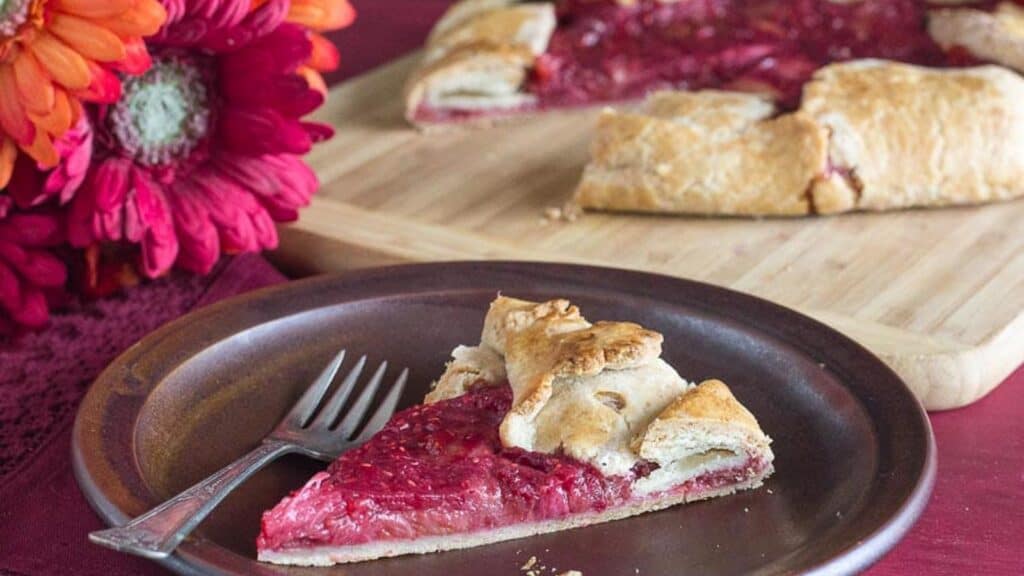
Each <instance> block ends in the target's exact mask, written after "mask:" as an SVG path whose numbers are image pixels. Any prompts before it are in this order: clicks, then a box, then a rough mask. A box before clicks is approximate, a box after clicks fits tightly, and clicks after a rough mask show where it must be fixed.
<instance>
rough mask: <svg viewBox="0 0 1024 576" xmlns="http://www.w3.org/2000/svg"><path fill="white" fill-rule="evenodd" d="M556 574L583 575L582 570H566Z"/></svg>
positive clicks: (560, 575) (561, 575) (566, 575)
mask: <svg viewBox="0 0 1024 576" xmlns="http://www.w3.org/2000/svg"><path fill="white" fill-rule="evenodd" d="M556 576H583V572H580V571H579V570H566V571H565V572H562V573H561V574H557V575H556Z"/></svg>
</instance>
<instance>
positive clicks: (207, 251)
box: [168, 181, 220, 274]
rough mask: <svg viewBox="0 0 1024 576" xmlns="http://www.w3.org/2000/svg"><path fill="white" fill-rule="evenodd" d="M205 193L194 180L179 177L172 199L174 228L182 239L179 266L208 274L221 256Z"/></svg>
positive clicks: (171, 195) (169, 196)
mask: <svg viewBox="0 0 1024 576" xmlns="http://www.w3.org/2000/svg"><path fill="white" fill-rule="evenodd" d="M201 195H202V192H201V191H199V190H197V189H195V187H194V186H193V185H192V183H191V182H187V181H179V182H176V183H175V186H174V189H173V190H172V191H171V193H170V194H169V195H168V200H169V202H170V205H171V209H172V210H173V211H174V228H175V231H176V232H177V235H178V241H179V243H180V250H179V252H178V261H177V264H178V266H181V267H182V268H184V269H185V270H188V271H190V272H196V273H198V274H206V273H207V272H209V271H210V270H211V269H212V268H213V265H214V264H216V263H217V259H218V257H219V256H220V240H219V238H218V235H217V229H216V228H215V227H214V226H213V223H212V222H211V221H210V215H209V211H208V210H207V209H206V207H205V205H204V203H203V201H202V196H201Z"/></svg>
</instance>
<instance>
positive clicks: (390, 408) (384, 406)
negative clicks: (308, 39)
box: [355, 368, 409, 444]
mask: <svg viewBox="0 0 1024 576" xmlns="http://www.w3.org/2000/svg"><path fill="white" fill-rule="evenodd" d="M408 379H409V369H408V368H406V369H405V370H402V374H401V375H400V376H399V377H398V380H396V381H395V384H394V385H393V386H391V389H390V390H388V395H387V396H385V397H384V401H383V402H381V403H380V406H379V407H377V411H376V412H374V413H373V416H370V421H369V422H367V423H366V426H364V427H363V431H362V432H360V433H359V437H358V438H356V439H355V442H356V443H358V444H361V443H363V442H366V441H367V440H369V439H370V437H371V436H373V435H374V434H376V433H377V432H380V429H381V428H383V427H384V425H385V424H387V422H388V420H390V419H391V415H392V414H394V413H395V406H397V405H398V399H399V398H401V397H402V390H403V389H405V381H406V380H408Z"/></svg>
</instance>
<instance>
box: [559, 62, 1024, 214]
mask: <svg viewBox="0 0 1024 576" xmlns="http://www.w3.org/2000/svg"><path fill="white" fill-rule="evenodd" d="M1022 102H1024V78H1021V77H1020V76H1018V75H1016V74H1014V73H1013V72H1011V71H1009V70H1006V69H1004V68H1000V67H997V66H980V67H976V68H967V69H942V70H940V69H930V68H922V67H918V66H913V65H909V64H899V63H894V62H887V61H880V60H860V61H853V62H848V63H843V64H833V65H830V66H826V67H824V68H822V69H821V70H819V71H818V72H817V73H816V74H815V75H814V78H813V79H812V80H811V82H809V83H808V84H807V85H806V86H805V88H804V97H803V101H802V104H801V106H800V108H799V109H798V110H796V111H794V112H791V113H786V114H781V115H777V112H776V110H775V109H774V107H772V106H771V104H770V102H769V101H768V100H767V99H766V98H764V97H762V96H757V95H749V94H735V93H723V92H718V91H702V92H672V93H659V94H655V95H653V96H652V97H650V98H649V99H648V101H647V103H646V104H645V107H644V108H643V110H642V111H641V112H640V113H633V112H618V111H607V112H605V113H604V114H602V116H601V118H600V120H599V121H598V128H597V134H596V136H595V139H594V141H593V144H592V149H591V161H590V163H589V164H588V165H587V166H586V168H585V170H584V174H583V177H582V180H581V182H580V184H579V186H578V188H577V190H576V194H575V201H576V202H577V203H578V204H579V205H581V206H582V207H584V208H591V209H600V210H624V211H645V212H666V213H696V214H746V215H758V214H763V215H801V214H809V213H836V212H846V211H851V210H887V209H894V208H907V207H915V206H945V205H958V204H972V203H979V202H987V201H993V200H1004V199H1009V198H1015V197H1018V196H1021V195H1024V106H1022V105H1021V103H1022Z"/></svg>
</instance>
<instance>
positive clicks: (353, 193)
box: [276, 55, 1024, 409]
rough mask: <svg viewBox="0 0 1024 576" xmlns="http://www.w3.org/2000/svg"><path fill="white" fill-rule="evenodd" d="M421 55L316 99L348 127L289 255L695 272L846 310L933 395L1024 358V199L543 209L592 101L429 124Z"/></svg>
mask: <svg viewBox="0 0 1024 576" xmlns="http://www.w3.org/2000/svg"><path fill="white" fill-rule="evenodd" d="M416 58H417V56H415V55H413V56H410V57H406V58H403V59H401V60H398V61H396V62H394V63H392V64H390V65H388V66H385V67H383V68H380V69H377V70H375V71H373V72H371V73H369V74H367V75H365V76H361V77H359V78H357V79H355V80H353V81H350V82H348V83H345V84H342V85H339V86H338V87H336V88H335V89H334V90H333V91H332V94H331V97H330V99H329V101H328V103H327V104H326V105H325V106H324V107H323V108H322V109H321V110H320V111H319V112H318V114H317V116H318V118H319V120H321V121H326V122H329V123H331V124H333V125H334V126H336V127H337V128H338V134H337V135H336V136H335V137H334V139H332V140H331V141H329V142H327V143H325V144H322V145H319V146H317V147H316V149H315V150H314V152H313V153H312V154H311V155H310V157H309V161H310V163H311V165H312V166H313V167H314V169H315V170H316V171H317V173H318V174H319V176H320V178H321V181H322V185H323V188H322V190H321V191H320V192H319V193H318V195H317V196H316V198H315V199H314V201H313V204H312V206H311V207H310V208H309V209H307V210H306V211H304V212H303V213H302V218H301V220H300V221H299V222H298V223H296V224H293V225H290V226H286V227H284V229H283V230H282V247H281V250H280V251H279V253H278V254H277V256H276V258H277V260H278V262H279V263H280V264H282V265H283V266H284V267H286V268H288V269H290V270H291V271H293V272H314V271H328V270H342V269H347V268H353V267H361V266H369V265H378V264H385V263H396V262H408V261H426V260H462V259H529V260H545V261H568V262H581V263H591V264H600V265H608V266H617V267H624V268H632V269H637V270H646V271H651V272H659V273H663V274H671V275H674V276H680V277H685V278H692V279H696V280H701V281H704V282H710V283H712V284H718V285H721V286H726V287H729V288H733V289H736V290H741V291H744V292H749V293H752V294H756V295H758V296H761V297H763V298H767V299H769V300H773V301H775V302H778V303H780V304H783V305H785V306H789V307H791V308H795V309H797V310H799V311H801V312H804V313H805V314H809V315H810V316H813V317H815V318H817V319H819V320H821V321H823V322H825V323H827V324H829V325H831V326H833V327H834V328H837V329H838V330H840V331H842V332H844V333H846V334H847V335H849V336H851V337H853V338H854V339H856V340H858V341H860V342H861V343H862V344H864V345H865V346H867V347H868V348H870V349H871V350H873V351H874V352H875V353H876V354H878V355H879V356H881V357H882V358H883V359H884V360H885V361H886V362H888V363H889V364H890V365H891V366H892V367H893V368H894V369H895V370H896V371H897V372H898V373H899V374H901V375H902V376H903V378H904V379H905V380H906V381H907V382H908V383H909V384H910V386H911V387H912V388H913V389H914V391H915V392H916V393H917V394H918V396H919V397H920V398H921V399H922V400H923V402H924V404H925V406H927V407H928V408H930V409H944V408H953V407H957V406H962V405H965V404H968V403H970V402H973V401H975V400H977V399H978V398H980V397H981V396H983V395H984V394H986V393H987V392H988V391H990V390H991V389H992V388H993V387H995V386H996V385H998V384H999V383H1000V382H1001V381H1002V380H1003V379H1004V378H1005V377H1006V376H1007V375H1009V373H1010V372H1011V371H1012V370H1013V369H1015V368H1016V367H1017V366H1019V365H1020V364H1021V363H1022V362H1024V201H1021V202H1012V203H1007V204H1001V205H992V206H985V207H979V208H962V209H945V210H931V211H906V212H900V213H892V214H855V215H846V216H840V217H822V218H802V219H785V220H783V219H765V220H748V219H718V218H685V217H654V216H624V215H606V214H587V215H586V216H584V217H583V218H581V219H579V220H577V221H575V222H545V221H544V218H543V215H544V211H545V209H546V208H548V207H553V206H559V205H561V204H562V203H563V202H564V201H565V200H567V199H568V198H569V197H570V195H571V194H572V190H573V187H574V186H575V185H576V182H577V179H578V178H579V174H580V171H581V169H582V166H583V164H584V162H585V161H586V158H587V147H588V141H589V139H590V136H591V132H592V126H593V123H594V118H595V115H596V110H583V111H575V112H569V113H558V114H550V115H547V116H542V117H537V118H532V119H527V120H525V121H522V122H516V123H513V124H509V125H505V126H499V127H496V128H492V129H488V130H478V131H455V132H447V133H441V134H430V135H429V136H425V135H423V134H421V133H419V132H417V131H415V130H413V129H412V128H410V127H409V126H408V125H407V124H406V123H405V121H404V120H403V119H402V101H401V87H402V84H403V83H404V81H405V78H406V77H407V76H408V74H409V71H410V70H411V68H412V66H413V65H414V64H415V61H416ZM514 288H515V287H513V286H510V287H509V290H510V291H514Z"/></svg>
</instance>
